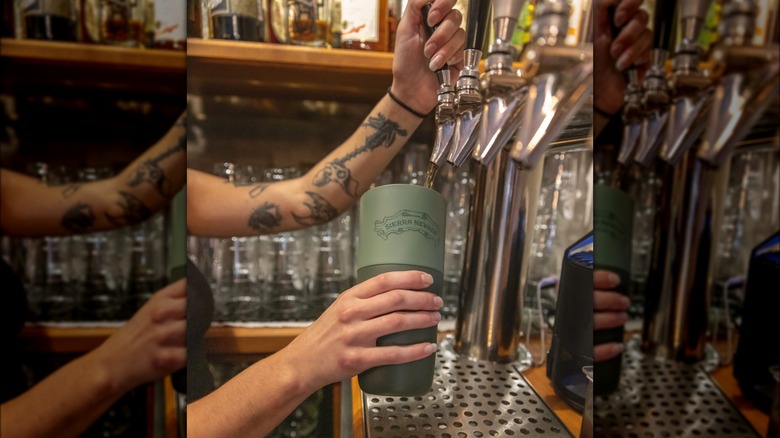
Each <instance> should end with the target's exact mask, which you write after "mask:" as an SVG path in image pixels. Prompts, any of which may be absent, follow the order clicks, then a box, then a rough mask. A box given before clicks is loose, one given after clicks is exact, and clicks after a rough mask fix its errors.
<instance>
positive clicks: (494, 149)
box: [472, 0, 528, 165]
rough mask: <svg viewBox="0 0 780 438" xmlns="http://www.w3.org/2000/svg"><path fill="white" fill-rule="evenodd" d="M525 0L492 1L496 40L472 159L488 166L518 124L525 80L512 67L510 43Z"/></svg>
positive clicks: (485, 78)
mask: <svg viewBox="0 0 780 438" xmlns="http://www.w3.org/2000/svg"><path fill="white" fill-rule="evenodd" d="M524 4H525V0H493V17H494V18H493V27H494V28H495V34H496V39H495V41H494V42H493V44H491V45H490V52H489V53H488V56H487V59H486V60H485V74H484V75H482V80H481V86H482V95H483V98H484V101H485V103H484V104H483V106H482V120H481V122H480V124H479V132H478V140H477V143H476V145H475V146H474V151H473V153H472V158H473V159H474V160H475V161H476V162H478V163H480V164H485V165H487V164H488V163H490V162H491V161H492V160H493V158H494V157H495V155H496V153H498V151H499V150H501V148H503V147H504V145H506V143H507V142H508V141H509V139H510V137H511V136H512V135H513V134H514V133H515V131H517V128H518V126H519V125H520V120H521V115H522V109H523V107H524V105H525V96H526V93H527V91H528V87H527V85H528V81H527V80H526V79H525V77H524V76H522V75H520V74H519V72H518V71H517V70H516V69H515V68H514V67H513V66H512V60H513V59H514V58H515V48H514V46H512V44H510V40H511V38H512V32H513V31H514V29H515V26H516V25H517V16H518V14H519V13H520V10H521V9H522V7H523V5H524Z"/></svg>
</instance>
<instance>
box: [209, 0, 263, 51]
mask: <svg viewBox="0 0 780 438" xmlns="http://www.w3.org/2000/svg"><path fill="white" fill-rule="evenodd" d="M258 6H259V5H258V2H257V0H212V1H210V2H209V15H210V17H211V31H212V36H213V37H214V38H215V39H221V40H237V41H261V40H262V35H261V30H262V29H263V25H262V23H261V22H260V10H258Z"/></svg>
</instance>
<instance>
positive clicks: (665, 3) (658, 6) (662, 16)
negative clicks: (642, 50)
mask: <svg viewBox="0 0 780 438" xmlns="http://www.w3.org/2000/svg"><path fill="white" fill-rule="evenodd" d="M685 1H692V0H685ZM676 6H677V1H676V0H656V3H655V9H654V12H653V48H654V49H661V50H669V44H670V41H671V38H672V29H674V15H675V10H676V9H677V8H676Z"/></svg>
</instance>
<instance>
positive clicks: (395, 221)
mask: <svg viewBox="0 0 780 438" xmlns="http://www.w3.org/2000/svg"><path fill="white" fill-rule="evenodd" d="M374 231H376V234H377V235H378V236H379V237H381V238H382V239H383V240H387V238H388V237H389V236H390V235H391V234H403V233H405V232H407V231H414V232H417V233H420V234H422V235H423V237H425V238H426V239H430V240H433V246H439V241H440V240H441V239H440V237H439V234H440V233H439V225H437V224H436V222H434V221H433V219H432V218H431V217H430V216H429V215H428V213H424V212H421V211H412V210H400V211H399V212H398V213H396V214H394V215H392V216H389V217H385V218H384V219H382V220H381V221H374Z"/></svg>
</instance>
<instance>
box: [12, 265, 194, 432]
mask: <svg viewBox="0 0 780 438" xmlns="http://www.w3.org/2000/svg"><path fill="white" fill-rule="evenodd" d="M185 293H186V287H185V281H184V280H179V281H178V282H176V283H173V284H171V285H169V286H167V287H165V288H163V289H161V290H160V291H158V292H156V293H155V294H154V295H153V296H152V298H151V299H150V300H149V301H148V302H147V303H146V304H145V305H144V306H143V307H141V309H139V310H138V312H136V314H135V315H134V316H133V317H132V318H131V319H130V320H129V321H128V322H127V323H125V325H123V326H122V328H120V329H119V330H118V331H117V332H116V333H114V334H113V335H112V336H110V337H109V338H108V339H107V340H106V341H105V342H103V343H102V344H101V345H100V346H99V347H97V348H96V349H94V350H92V351H91V352H89V353H87V354H85V355H83V356H81V357H79V358H78V359H75V360H73V361H71V362H69V363H68V364H66V365H65V366H63V367H62V368H60V369H58V370H57V371H55V372H54V373H52V374H51V375H49V376H48V377H46V378H45V379H44V380H42V381H41V382H40V383H38V384H37V385H35V386H34V387H33V388H31V389H30V390H28V391H26V392H25V393H23V394H22V395H20V396H18V397H16V398H14V399H12V400H9V401H7V402H5V403H3V404H2V406H0V436H2V437H25V438H37V437H41V438H48V437H54V436H56V437H64V438H67V437H77V436H79V435H80V434H81V433H83V432H84V431H85V430H86V429H87V428H88V427H89V426H90V425H91V424H92V423H93V422H94V421H95V420H97V419H98V417H100V415H102V414H103V413H104V412H105V411H106V410H107V409H108V408H109V407H110V406H111V405H112V404H113V403H115V402H116V401H117V400H119V398H120V397H121V396H122V395H123V394H125V393H126V392H128V391H130V390H131V389H133V388H135V387H137V386H138V385H141V384H143V383H146V382H151V381H154V380H157V379H160V378H163V377H164V376H166V375H168V374H170V373H172V372H174V371H176V370H178V369H181V368H182V367H184V364H185V362H186V350H185V344H186V339H185V338H186V336H185V332H186V320H185V318H186V298H185Z"/></svg>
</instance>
